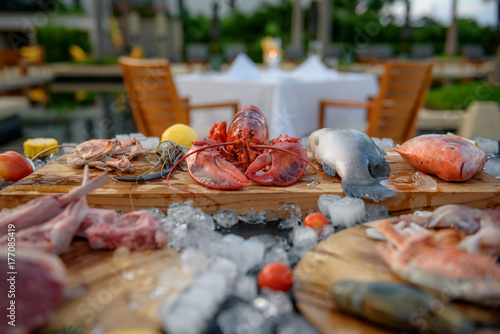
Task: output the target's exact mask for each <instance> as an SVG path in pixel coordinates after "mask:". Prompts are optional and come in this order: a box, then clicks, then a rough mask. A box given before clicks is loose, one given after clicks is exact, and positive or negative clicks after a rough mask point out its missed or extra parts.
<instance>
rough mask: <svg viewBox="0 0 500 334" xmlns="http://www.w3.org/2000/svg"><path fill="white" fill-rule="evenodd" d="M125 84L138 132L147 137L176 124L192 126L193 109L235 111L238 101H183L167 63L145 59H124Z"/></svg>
mask: <svg viewBox="0 0 500 334" xmlns="http://www.w3.org/2000/svg"><path fill="white" fill-rule="evenodd" d="M119 63H120V65H121V68H122V75H123V81H124V83H125V87H126V90H127V95H128V97H129V100H130V105H131V108H132V113H133V115H134V119H135V122H136V125H137V128H138V130H139V131H140V132H141V133H143V134H144V135H145V136H156V137H161V135H162V134H163V132H164V131H165V129H166V128H168V127H169V126H171V125H173V124H176V123H183V124H187V125H189V124H190V123H189V122H190V118H189V111H190V110H192V109H207V108H223V107H229V108H233V110H234V114H236V112H237V111H238V103H237V102H224V103H217V104H205V105H196V106H192V105H190V104H189V100H188V99H187V98H180V97H179V95H178V94H177V89H176V88H175V83H174V80H173V78H172V74H171V72H170V63H169V62H168V61H167V60H142V59H133V58H128V57H121V58H120V59H119Z"/></svg>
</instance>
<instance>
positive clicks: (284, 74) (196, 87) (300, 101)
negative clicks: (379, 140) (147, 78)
mask: <svg viewBox="0 0 500 334" xmlns="http://www.w3.org/2000/svg"><path fill="white" fill-rule="evenodd" d="M246 61H247V62H248V61H249V60H248V59H247V60H246ZM235 62H237V60H236V61H235ZM240 64H241V63H240ZM246 65H247V67H246V68H245V66H240V68H239V69H238V68H234V67H233V68H229V70H227V71H226V72H193V73H187V74H178V75H176V76H175V78H174V80H175V84H176V86H177V89H178V94H179V95H181V96H183V97H188V98H189V103H190V104H191V105H196V104H207V103H218V102H220V103H222V102H226V101H237V102H238V105H239V107H240V108H241V107H243V106H245V105H249V104H252V105H255V106H257V107H258V108H259V109H260V110H261V111H262V112H263V114H264V116H265V117H266V119H267V122H268V127H269V137H270V138H275V137H277V136H279V135H280V134H282V135H285V134H286V135H288V136H293V137H299V138H303V137H306V136H309V134H310V133H312V132H313V131H315V130H317V129H318V127H319V103H320V101H321V100H347V101H355V102H364V101H367V100H368V98H369V97H372V96H375V95H376V94H377V93H378V89H379V85H378V79H377V76H376V75H374V74H372V73H348V72H340V71H336V70H334V69H330V68H327V67H326V66H324V65H323V64H322V63H320V61H319V60H318V59H314V58H313V59H312V60H311V59H308V60H306V61H305V62H304V63H303V64H301V65H299V66H298V67H296V68H295V69H294V70H291V71H284V70H281V69H279V68H265V69H260V68H258V67H257V66H248V65H249V63H246ZM232 69H234V70H233V71H232ZM249 69H251V71H249ZM190 115H191V124H190V125H191V126H192V127H193V128H194V129H195V131H196V132H197V134H198V136H199V137H205V136H207V135H208V133H209V129H210V127H211V125H212V124H213V123H215V122H220V121H224V120H225V121H227V123H228V124H229V123H230V122H231V120H232V117H233V115H232V113H231V111H230V110H229V109H216V110H209V109H205V110H203V109H201V110H191V114H190ZM325 121H326V125H327V126H328V127H337V128H356V129H358V130H361V131H363V130H364V129H365V128H366V125H367V121H366V110H365V109H363V108H336V107H335V108H333V107H331V108H329V109H328V112H327V113H326V119H325Z"/></svg>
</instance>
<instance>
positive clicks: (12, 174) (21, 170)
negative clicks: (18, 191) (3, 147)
mask: <svg viewBox="0 0 500 334" xmlns="http://www.w3.org/2000/svg"><path fill="white" fill-rule="evenodd" d="M31 173H33V168H32V167H31V164H30V163H29V162H28V160H27V159H26V158H25V157H24V156H23V155H22V154H20V153H17V152H16V151H6V152H4V153H2V154H0V180H2V179H3V180H5V181H14V182H16V181H19V180H20V179H22V178H23V177H25V176H28V175H30V174H31Z"/></svg>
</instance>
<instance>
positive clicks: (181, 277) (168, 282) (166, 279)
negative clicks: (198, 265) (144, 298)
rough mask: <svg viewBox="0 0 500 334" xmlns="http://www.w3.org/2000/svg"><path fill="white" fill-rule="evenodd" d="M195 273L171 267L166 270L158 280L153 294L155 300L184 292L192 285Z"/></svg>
mask: <svg viewBox="0 0 500 334" xmlns="http://www.w3.org/2000/svg"><path fill="white" fill-rule="evenodd" d="M192 277H193V273H192V272H191V271H189V270H188V269H185V268H181V267H174V266H173V267H171V268H169V269H167V270H164V271H162V272H161V273H160V275H159V276H158V279H157V280H156V287H155V289H154V290H153V292H152V297H153V298H158V297H160V296H166V295H170V294H173V293H178V292H181V291H183V290H184V289H185V288H186V287H188V286H189V284H191V280H192Z"/></svg>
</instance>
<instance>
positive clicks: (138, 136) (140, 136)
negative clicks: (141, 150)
mask: <svg viewBox="0 0 500 334" xmlns="http://www.w3.org/2000/svg"><path fill="white" fill-rule="evenodd" d="M129 136H130V137H134V138H135V139H139V140H141V139H143V138H146V136H145V135H144V134H142V133H140V132H133V133H129Z"/></svg>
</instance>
